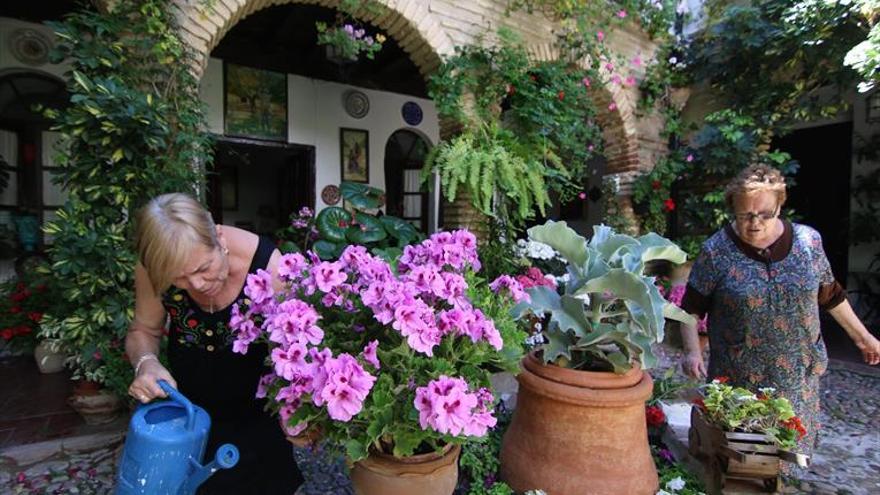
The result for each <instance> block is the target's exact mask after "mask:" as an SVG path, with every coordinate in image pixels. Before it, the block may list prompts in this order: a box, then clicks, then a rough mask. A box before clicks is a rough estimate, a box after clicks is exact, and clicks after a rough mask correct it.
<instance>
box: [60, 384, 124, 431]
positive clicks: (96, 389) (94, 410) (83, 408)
mask: <svg viewBox="0 0 880 495" xmlns="http://www.w3.org/2000/svg"><path fill="white" fill-rule="evenodd" d="M67 403H68V404H69V405H70V407H72V408H73V409H74V410H75V411H76V412H77V413H79V415H80V416H82V418H83V420H84V421H85V422H86V424H88V425H103V424H107V423H110V422H112V421H113V420H114V419H116V416H117V414H118V413H119V409H120V405H121V401H120V400H119V397H117V396H116V394H114V393H112V392H110V391H109V390H106V389H104V388H102V387H101V385H100V384H98V383H95V382H91V381H85V380H83V381H79V382H77V384H76V385H74V387H73V395H71V396H70V397H68V398H67Z"/></svg>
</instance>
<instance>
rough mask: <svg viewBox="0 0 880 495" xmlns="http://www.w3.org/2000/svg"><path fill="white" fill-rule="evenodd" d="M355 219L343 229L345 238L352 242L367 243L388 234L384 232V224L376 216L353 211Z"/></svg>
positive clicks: (376, 240) (381, 238)
mask: <svg viewBox="0 0 880 495" xmlns="http://www.w3.org/2000/svg"><path fill="white" fill-rule="evenodd" d="M354 219H355V221H354V222H353V224H352V225H351V226H350V227H348V229H347V230H346V231H345V238H346V239H348V240H349V241H351V242H352V243H354V244H369V243H372V242H379V241H381V240H383V239H385V238H386V237H388V235H387V234H386V233H385V226H384V225H383V224H382V222H380V221H379V219H378V218H376V217H374V216H372V215H365V214H363V213H360V212H358V213H355V215H354Z"/></svg>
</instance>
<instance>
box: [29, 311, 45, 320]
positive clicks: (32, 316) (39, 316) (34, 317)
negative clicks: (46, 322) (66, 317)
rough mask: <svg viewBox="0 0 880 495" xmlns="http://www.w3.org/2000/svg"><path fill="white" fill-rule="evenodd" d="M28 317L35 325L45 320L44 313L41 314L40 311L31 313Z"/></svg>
mask: <svg viewBox="0 0 880 495" xmlns="http://www.w3.org/2000/svg"><path fill="white" fill-rule="evenodd" d="M27 316H28V319H29V320H31V321H32V322H34V323H39V322H40V320H42V319H43V313H40V312H38V311H31V312H30V313H28V315H27Z"/></svg>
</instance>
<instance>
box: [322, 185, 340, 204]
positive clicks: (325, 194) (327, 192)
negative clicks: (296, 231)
mask: <svg viewBox="0 0 880 495" xmlns="http://www.w3.org/2000/svg"><path fill="white" fill-rule="evenodd" d="M321 200H322V201H324V204H325V205H330V206H333V205H335V204H336V203H338V202H339V187H337V186H335V185H333V184H330V185H328V186H324V189H321Z"/></svg>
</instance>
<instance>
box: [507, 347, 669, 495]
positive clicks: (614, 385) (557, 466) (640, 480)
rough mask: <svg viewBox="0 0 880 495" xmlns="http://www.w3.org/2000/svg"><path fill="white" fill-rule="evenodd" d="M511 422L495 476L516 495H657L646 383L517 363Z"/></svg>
mask: <svg viewBox="0 0 880 495" xmlns="http://www.w3.org/2000/svg"><path fill="white" fill-rule="evenodd" d="M522 365H523V366H522V373H521V374H520V375H519V376H518V378H517V379H518V380H519V394H518V397H517V407H516V411H515V412H514V415H513V420H512V423H511V425H510V428H509V429H508V430H507V433H506V434H505V435H504V440H503V443H502V447H501V476H502V479H503V480H504V481H506V482H507V483H508V484H509V485H510V486H511V488H513V489H514V490H516V491H517V492H522V491H526V490H532V489H541V490H544V491H546V492H547V493H548V495H589V494H627V495H642V494H644V495H648V494H654V493H656V492H657V486H658V481H657V471H656V469H655V467H654V461H653V460H652V458H651V452H650V448H649V446H648V432H647V426H646V422H645V401H646V400H647V399H648V398H649V397H650V396H651V391H652V388H653V381H652V380H651V376H650V375H649V374H647V373H645V372H643V371H642V370H641V368H640V367H638V366H635V367H633V368H632V369H631V370H630V371H629V372H627V373H624V374H614V373H610V372H591V371H578V370H573V369H568V368H561V367H558V366H554V365H545V364H543V363H542V362H541V360H539V359H538V358H537V357H536V356H535V354H534V353H533V354H530V355H528V356H527V357H526V358H525V359H523V362H522Z"/></svg>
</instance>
